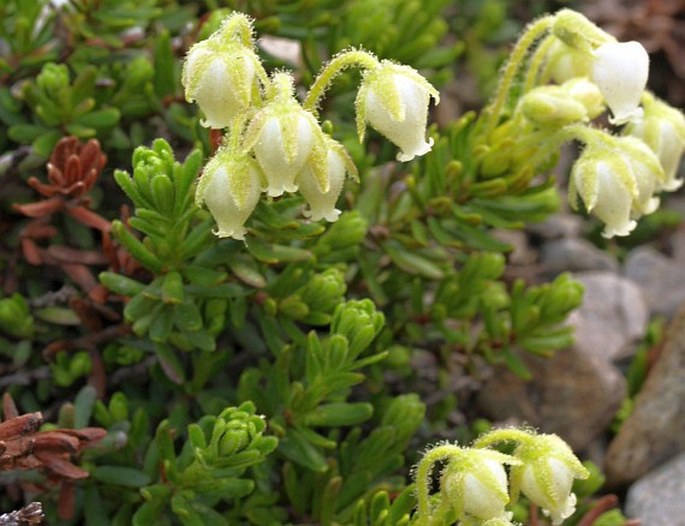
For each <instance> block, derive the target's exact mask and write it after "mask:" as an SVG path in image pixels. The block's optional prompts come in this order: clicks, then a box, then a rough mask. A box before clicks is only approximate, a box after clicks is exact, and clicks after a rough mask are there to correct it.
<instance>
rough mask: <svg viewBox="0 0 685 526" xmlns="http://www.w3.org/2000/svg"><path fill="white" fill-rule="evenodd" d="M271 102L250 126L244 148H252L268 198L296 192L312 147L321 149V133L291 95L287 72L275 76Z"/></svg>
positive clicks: (291, 90) (309, 114)
mask: <svg viewBox="0 0 685 526" xmlns="http://www.w3.org/2000/svg"><path fill="white" fill-rule="evenodd" d="M272 89H273V90H274V94H273V97H272V99H271V100H270V101H269V102H268V103H267V105H266V106H264V108H262V109H261V110H260V111H259V112H258V113H257V115H255V117H254V119H253V120H252V122H251V123H250V126H249V128H248V130H247V132H246V136H245V141H244V148H245V149H246V150H250V149H253V148H254V153H255V157H256V158H257V162H258V163H259V165H260V167H261V168H262V171H263V172H264V175H265V176H266V180H267V188H266V192H267V194H268V195H270V196H271V197H277V196H279V195H283V194H284V193H285V192H296V191H297V189H298V185H297V183H296V181H295V180H296V178H297V175H298V174H299V173H300V171H301V170H302V169H303V168H304V165H305V163H306V162H307V161H308V159H309V157H310V155H311V153H312V150H313V148H314V147H315V146H316V145H319V147H321V148H323V146H322V144H323V141H324V138H323V135H324V133H323V131H322V130H321V127H320V126H319V123H318V122H317V120H316V119H315V118H314V115H312V114H311V113H310V112H308V111H306V110H304V109H303V108H302V106H301V105H300V104H299V102H297V100H296V99H295V95H294V88H293V78H292V76H291V75H290V74H288V73H276V74H275V75H274V79H273V83H272Z"/></svg>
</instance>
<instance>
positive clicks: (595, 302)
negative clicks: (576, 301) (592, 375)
mask: <svg viewBox="0 0 685 526" xmlns="http://www.w3.org/2000/svg"><path fill="white" fill-rule="evenodd" d="M573 277H574V278H575V279H576V280H578V281H580V282H581V283H582V284H583V286H584V287H585V295H584V296H583V304H582V305H581V306H580V308H579V309H578V310H576V311H575V312H573V313H572V314H571V316H569V319H568V323H569V324H570V325H572V326H573V327H574V331H575V332H574V334H575V346H576V348H578V349H580V350H581V351H582V352H583V353H584V354H586V355H588V356H592V355H595V356H601V357H602V359H603V360H605V361H608V362H610V361H615V360H617V359H619V358H623V357H625V356H627V355H629V354H630V352H631V351H632V348H631V346H630V345H629V344H631V343H632V342H635V341H637V340H640V339H641V338H642V337H643V336H644V334H645V331H646V330H647V324H648V322H649V310H648V308H647V304H646V303H645V300H644V297H643V294H642V292H641V291H640V288H639V287H638V286H637V285H635V284H634V283H633V282H632V281H630V280H628V279H626V278H624V277H621V276H619V275H616V274H614V273H612V272H581V273H577V274H574V275H573Z"/></svg>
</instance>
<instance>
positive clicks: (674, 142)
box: [624, 93, 685, 192]
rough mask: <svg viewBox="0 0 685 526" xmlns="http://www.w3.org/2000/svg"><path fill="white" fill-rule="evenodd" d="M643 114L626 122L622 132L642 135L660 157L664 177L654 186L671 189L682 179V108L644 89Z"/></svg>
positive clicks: (684, 125)
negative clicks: (679, 176)
mask: <svg viewBox="0 0 685 526" xmlns="http://www.w3.org/2000/svg"><path fill="white" fill-rule="evenodd" d="M643 104H644V111H645V114H644V117H643V118H642V119H641V120H639V121H638V122H635V123H632V124H630V125H628V126H626V129H625V130H624V133H626V134H628V135H630V136H632V137H637V138H639V139H642V140H643V141H644V142H645V143H646V144H647V146H649V147H650V148H651V149H652V151H653V152H654V153H655V154H656V156H657V157H658V158H659V162H660V163H661V166H662V168H663V170H664V180H663V181H662V182H658V183H657V190H665V191H667V192H673V191H674V190H677V189H678V188H680V187H681V186H682V184H683V180H682V179H679V178H678V166H679V165H680V159H681V157H682V155H683V152H684V151H685V117H684V116H683V114H682V112H681V111H679V110H677V109H676V108H673V107H672V106H669V105H668V104H666V103H665V102H663V101H661V100H659V99H657V98H656V97H654V96H653V95H651V94H649V93H646V94H645V96H644V97H643Z"/></svg>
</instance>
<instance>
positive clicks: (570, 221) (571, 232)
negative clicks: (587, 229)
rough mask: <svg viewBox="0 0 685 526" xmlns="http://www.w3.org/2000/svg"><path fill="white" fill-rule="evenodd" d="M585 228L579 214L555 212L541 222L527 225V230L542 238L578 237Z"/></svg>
mask: <svg viewBox="0 0 685 526" xmlns="http://www.w3.org/2000/svg"><path fill="white" fill-rule="evenodd" d="M582 228H583V219H582V218H581V217H580V216H578V215H577V214H570V213H569V214H554V215H551V216H549V217H548V218H547V219H545V220H544V221H542V222H540V223H534V224H531V225H528V226H526V230H527V231H528V232H530V233H531V234H533V235H535V236H538V237H541V238H542V239H545V240H547V239H559V238H564V237H578V236H580V231H581V230H582Z"/></svg>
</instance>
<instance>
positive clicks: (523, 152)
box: [481, 9, 685, 237]
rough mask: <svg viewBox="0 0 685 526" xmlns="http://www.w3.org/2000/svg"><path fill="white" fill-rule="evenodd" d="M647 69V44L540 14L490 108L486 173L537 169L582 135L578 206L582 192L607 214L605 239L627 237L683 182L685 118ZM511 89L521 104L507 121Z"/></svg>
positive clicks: (574, 197) (576, 172)
mask: <svg viewBox="0 0 685 526" xmlns="http://www.w3.org/2000/svg"><path fill="white" fill-rule="evenodd" d="M524 66H525V67H524ZM648 76H649V56H648V54H647V52H646V51H645V49H644V47H643V46H642V45H641V44H640V43H638V42H617V41H616V39H615V38H614V37H612V36H611V35H609V34H608V33H606V32H604V31H603V30H602V29H600V28H599V27H597V26H596V25H595V24H593V23H592V22H590V21H589V20H588V19H587V18H585V17H584V16H583V15H581V14H579V13H576V12H574V11H571V10H568V9H564V10H561V11H559V12H558V13H556V14H554V15H549V16H547V17H543V18H542V19H539V20H538V21H536V22H534V23H533V24H531V26H529V28H528V30H527V31H526V32H525V33H524V34H523V35H522V36H521V38H520V40H519V42H518V44H517V46H516V47H515V49H514V51H513V53H512V55H511V59H510V61H509V63H508V64H507V66H506V68H505V70H504V75H503V77H502V80H501V83H500V86H499V90H498V93H497V96H496V97H495V100H494V102H493V103H492V104H491V106H490V108H489V112H486V113H487V114H488V118H489V126H488V127H486V128H485V130H486V133H485V134H484V137H483V139H482V141H483V142H484V143H485V144H486V147H484V148H483V149H482V151H483V152H485V153H484V154H483V157H482V160H481V172H482V173H483V174H484V175H485V176H487V177H493V176H498V175H500V174H501V173H504V172H505V171H509V172H513V173H522V172H524V171H525V170H529V171H530V172H533V173H534V170H535V168H536V167H537V166H536V164H542V162H543V161H544V160H545V159H547V158H549V157H550V156H551V153H552V152H555V151H556V150H557V149H558V147H559V145H560V144H561V143H563V142H565V141H569V140H576V141H580V142H581V143H583V144H584V146H585V147H584V150H583V152H582V154H581V156H580V158H579V159H578V160H577V161H576V163H575V165H574V167H573V169H572V173H571V182H570V191H569V200H570V204H571V206H572V207H573V208H577V206H578V200H579V198H580V200H582V202H583V203H584V205H585V209H586V210H587V211H588V212H590V213H592V214H594V215H595V216H596V217H598V218H599V219H600V220H601V221H602V222H604V224H605V226H606V227H605V229H604V232H603V235H604V236H605V237H612V236H625V235H628V234H629V233H630V232H631V231H632V230H633V229H634V228H635V226H636V224H637V223H636V221H637V220H638V219H639V218H640V217H641V216H643V215H646V214H649V213H651V212H653V211H655V210H656V209H657V208H658V205H659V198H658V197H657V194H658V193H660V192H663V191H673V190H676V189H677V188H679V187H680V185H681V184H682V181H681V180H680V179H679V178H678V165H679V163H680V158H681V156H682V154H683V151H685V118H684V117H683V114H682V113H681V112H680V111H679V110H677V109H675V108H672V107H670V106H668V105H667V104H666V103H664V102H663V101H660V100H658V99H656V97H654V95H652V94H651V93H650V92H649V91H647V90H646V89H645V87H646V85H647V80H648ZM517 78H521V79H523V82H522V85H521V86H516V87H515V88H514V82H515V79H517ZM512 93H516V94H517V97H518V102H517V104H516V105H515V107H514V111H513V114H512V115H511V118H509V119H507V118H504V119H502V117H506V115H505V112H506V111H507V110H506V108H507V105H506V102H507V100H508V99H509V97H510V96H511V94H512ZM607 109H608V110H609V115H608V122H609V124H610V125H611V128H610V129H602V128H600V127H598V126H597V125H596V124H593V121H595V119H597V118H598V117H600V116H602V115H603V114H604V113H605V111H606V110H607ZM507 145H508V147H505V146H507Z"/></svg>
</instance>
